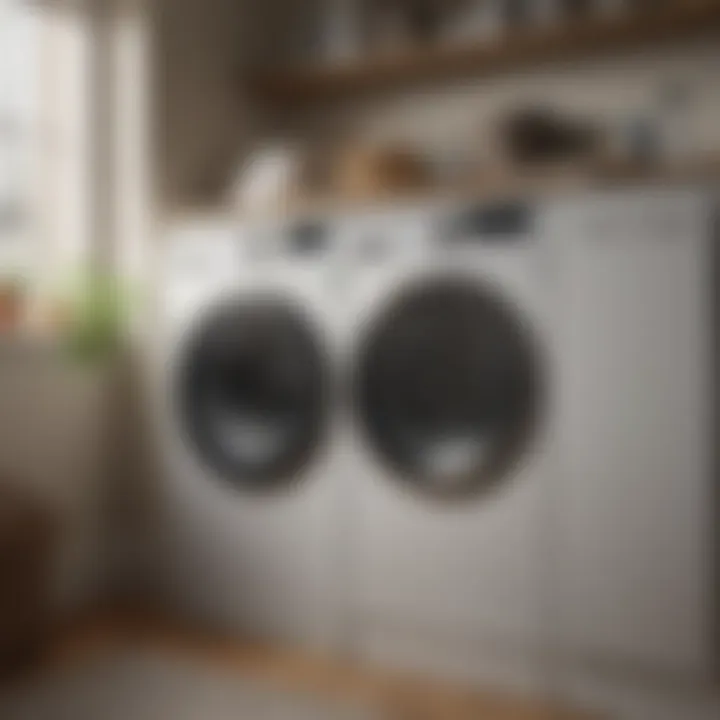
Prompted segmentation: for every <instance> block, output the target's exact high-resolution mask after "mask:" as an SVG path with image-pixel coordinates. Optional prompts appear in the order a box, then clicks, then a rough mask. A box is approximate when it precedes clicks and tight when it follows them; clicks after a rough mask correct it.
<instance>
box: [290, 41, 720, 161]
mask: <svg viewBox="0 0 720 720" xmlns="http://www.w3.org/2000/svg"><path fill="white" fill-rule="evenodd" d="M718 76H720V47H718V46H717V44H713V43H710V42H707V43H703V44H692V45H686V46H684V47H675V48H672V49H667V48H665V49H658V50H656V51H652V52H643V53H635V54H630V55H626V56H622V57H616V58H611V59H604V60H593V61H586V62H581V63H565V64H555V65H549V66H547V67H545V68H542V69H539V70H537V71H535V72H527V73H515V74H510V75H500V76H498V77H495V78H487V79H484V80H482V81H473V80H468V81H464V82H455V83H450V84H446V85H445V86H436V87H434V88H429V89H425V90H423V91H414V92H399V93H397V94H396V95H394V96H392V97H387V96H386V97H383V98H382V99H380V100H366V101H362V102H349V103H342V104H336V105H333V106H332V107H327V108H324V109H323V108H321V109H317V110H314V111H313V112H309V113H305V114H304V116H298V117H295V118H294V119H293V122H291V123H287V124H286V126H285V127H286V131H287V132H288V133H289V134H292V135H299V136H301V137H304V138H308V139H310V140H314V141H318V142H322V141H323V140H326V139H327V138H328V137H334V138H336V139H338V140H343V139H346V140H350V141H352V142H371V143H373V142H386V141H392V142H397V141H400V142H412V143H417V144H418V145H420V146H421V147H423V148H426V149H428V150H430V151H431V152H433V153H438V154H439V155H441V156H444V155H446V154H450V155H457V154H458V153H459V154H461V155H463V154H464V155H467V154H468V153H469V154H471V155H474V156H478V157H479V158H480V159H482V158H490V157H492V156H493V153H494V151H495V147H494V146H495V138H496V137H497V136H496V135H495V134H494V133H495V128H496V125H497V120H498V117H499V116H500V115H502V113H503V112H504V111H506V110H507V109H510V108H512V107H516V106H518V105H526V104H550V105H553V106H556V107H559V108H561V109H564V110H566V111H569V112H571V113H574V114H578V115H580V116H582V117H587V118H591V119H595V120H602V121H604V122H607V123H609V124H611V125H612V124H617V123H618V121H621V120H622V119H623V118H627V116H628V115H629V114H631V113H634V112H638V111H640V112H642V111H644V110H646V109H647V108H651V107H653V103H654V102H656V100H657V95H658V91H659V89H660V87H661V86H662V85H663V83H666V82H668V81H670V82H675V81H680V82H682V83H687V84H688V86H689V87H690V88H692V91H693V94H694V96H695V99H694V109H693V112H692V115H693V121H692V126H693V132H694V133H696V136H697V137H696V140H695V141H694V145H695V148H694V149H696V150H697V151H698V152H707V151H709V150H714V151H715V152H716V153H717V152H720V85H718V82H717V78H718Z"/></svg>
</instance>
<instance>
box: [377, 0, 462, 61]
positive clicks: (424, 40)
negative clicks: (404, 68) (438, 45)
mask: <svg viewBox="0 0 720 720" xmlns="http://www.w3.org/2000/svg"><path fill="white" fill-rule="evenodd" d="M471 4H472V2H471V0H370V2H369V4H368V21H369V36H370V44H371V47H372V48H373V49H375V50H381V51H392V50H398V49H402V48H403V47H409V46H417V45H431V44H433V43H435V42H438V41H440V40H442V39H443V37H444V36H445V35H446V31H447V28H448V26H449V25H451V23H452V21H453V19H454V18H456V17H457V16H458V14H459V13H460V12H462V11H463V10H464V9H465V8H467V7H468V6H469V5H471Z"/></svg>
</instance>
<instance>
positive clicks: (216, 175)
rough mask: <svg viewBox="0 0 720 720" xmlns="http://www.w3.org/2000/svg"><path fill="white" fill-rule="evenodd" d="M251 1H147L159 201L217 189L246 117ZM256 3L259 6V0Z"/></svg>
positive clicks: (168, 203)
mask: <svg viewBox="0 0 720 720" xmlns="http://www.w3.org/2000/svg"><path fill="white" fill-rule="evenodd" d="M255 5H256V3H253V2H250V3H245V2H242V1H240V0H207V1H205V2H200V1H199V0H156V2H154V4H153V11H152V12H153V28H152V38H153V40H152V41H153V47H154V85H153V94H154V108H153V111H152V112H153V121H154V130H153V138H154V150H153V154H154V157H155V159H156V163H155V166H156V168H157V178H156V181H157V193H158V199H159V201H160V203H161V205H163V206H165V207H170V208H174V207H177V206H181V205H183V204H184V203H185V202H187V201H188V198H192V199H195V198H197V197H202V196H203V195H206V194H207V193H208V191H210V192H211V193H212V191H217V186H218V185H219V184H222V182H223V181H224V180H225V178H226V176H227V175H228V173H229V172H230V171H231V167H232V159H233V158H234V156H235V155H236V153H237V152H238V150H239V148H240V147H241V146H242V143H243V138H244V137H245V134H246V133H247V132H248V127H249V125H250V123H251V122H252V118H251V112H250V109H249V108H248V107H247V106H246V105H245V103H243V99H242V93H241V86H240V76H239V69H240V61H241V59H242V54H243V46H244V43H245V41H246V38H245V36H244V34H243V28H244V23H243V17H244V12H245V9H246V7H247V8H248V9H249V10H250V11H253V12H254V11H256V10H257V8H256V7H254V6H255ZM260 5H261V6H262V3H260Z"/></svg>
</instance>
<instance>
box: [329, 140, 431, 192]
mask: <svg viewBox="0 0 720 720" xmlns="http://www.w3.org/2000/svg"><path fill="white" fill-rule="evenodd" d="M432 181H433V172H432V170H431V168H430V164H429V163H428V162H427V160H426V159H425V157H424V156H423V154H422V153H421V152H420V151H419V150H418V149H416V148H412V147H408V146H401V145H386V146H355V147H350V148H348V149H346V150H345V151H344V152H341V153H340V155H339V160H338V163H337V165H336V169H335V173H334V185H335V189H336V192H337V193H338V194H340V195H342V196H345V197H351V198H352V197H361V198H362V197H381V196H383V195H387V194H396V195H401V194H403V193H408V192H417V191H420V190H423V189H426V188H428V187H430V186H432V184H433V182H432Z"/></svg>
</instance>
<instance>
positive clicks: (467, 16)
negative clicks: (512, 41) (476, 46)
mask: <svg viewBox="0 0 720 720" xmlns="http://www.w3.org/2000/svg"><path fill="white" fill-rule="evenodd" d="M502 2H503V0H471V2H468V3H465V5H463V6H462V7H461V8H460V9H459V10H458V11H457V12H456V13H455V14H454V15H453V16H452V17H451V18H450V19H449V20H448V23H447V27H446V29H445V31H444V33H443V37H444V39H445V40H446V41H448V42H469V41H472V40H479V41H486V42H490V41H492V40H495V39H497V38H498V37H499V36H500V30H501V27H502Z"/></svg>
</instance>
